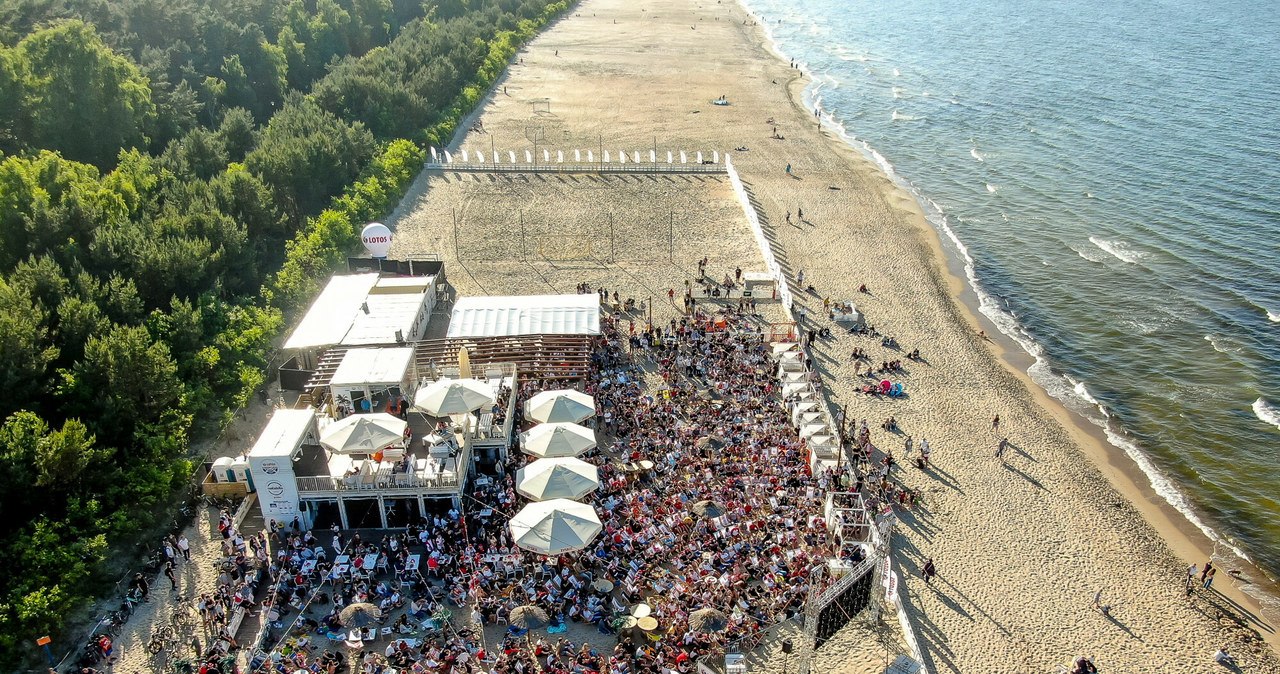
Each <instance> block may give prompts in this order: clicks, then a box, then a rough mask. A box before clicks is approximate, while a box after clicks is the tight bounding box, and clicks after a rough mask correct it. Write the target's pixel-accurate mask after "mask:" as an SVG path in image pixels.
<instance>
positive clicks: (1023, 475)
mask: <svg viewBox="0 0 1280 674" xmlns="http://www.w3.org/2000/svg"><path fill="white" fill-rule="evenodd" d="M1001 465H1002V466H1004V469H1005V470H1007V471H1009V472H1011V473H1017V474H1018V476H1019V477H1021V478H1022V479H1024V480H1026V481H1027V482H1030V483H1031V484H1033V485H1035V486H1036V488H1038V489H1040V490H1041V491H1049V490H1048V489H1047V488H1045V486H1044V485H1043V484H1040V481H1039V480H1037V479H1035V478H1034V477H1031V476H1030V475H1027V474H1026V473H1025V472H1023V470H1022V469H1021V468H1018V467H1017V466H1015V465H1013V464H1011V463H1007V462H1006V463H1002V464H1001Z"/></svg>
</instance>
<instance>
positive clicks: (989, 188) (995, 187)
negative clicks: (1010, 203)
mask: <svg viewBox="0 0 1280 674" xmlns="http://www.w3.org/2000/svg"><path fill="white" fill-rule="evenodd" d="M987 191H988V192H990V193H992V194H995V193H996V192H999V191H1000V186H999V185H992V184H991V183H987Z"/></svg>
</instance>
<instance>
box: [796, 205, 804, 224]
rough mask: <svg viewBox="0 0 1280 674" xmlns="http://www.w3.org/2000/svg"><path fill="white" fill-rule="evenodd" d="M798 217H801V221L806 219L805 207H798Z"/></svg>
mask: <svg viewBox="0 0 1280 674" xmlns="http://www.w3.org/2000/svg"><path fill="white" fill-rule="evenodd" d="M796 217H797V218H800V220H801V221H803V220H804V209H803V208H797V209H796Z"/></svg>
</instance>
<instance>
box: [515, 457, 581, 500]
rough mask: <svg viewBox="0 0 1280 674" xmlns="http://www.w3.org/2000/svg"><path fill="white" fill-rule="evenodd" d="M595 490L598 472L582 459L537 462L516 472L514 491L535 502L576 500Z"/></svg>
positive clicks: (539, 460)
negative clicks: (564, 499) (558, 499)
mask: <svg viewBox="0 0 1280 674" xmlns="http://www.w3.org/2000/svg"><path fill="white" fill-rule="evenodd" d="M599 488H600V471H599V470H597V469H596V467H595V466H593V465H591V464H589V463H587V462H586V461H583V460H582V459H573V458H568V457H561V458H556V459H538V460H537V461H534V462H533V463H531V464H529V465H527V466H525V467H524V468H521V469H520V470H517V471H516V491H518V492H520V493H521V494H523V495H525V496H527V497H529V498H531V499H533V500H535V501H547V500H550V499H556V498H567V499H579V498H582V497H583V496H586V495H587V494H590V493H591V492H593V491H595V490H596V489H599Z"/></svg>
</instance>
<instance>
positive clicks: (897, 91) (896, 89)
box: [893, 87, 903, 98]
mask: <svg viewBox="0 0 1280 674" xmlns="http://www.w3.org/2000/svg"><path fill="white" fill-rule="evenodd" d="M902 91H903V89H902V87H894V88H893V97H894V98H902Z"/></svg>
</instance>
